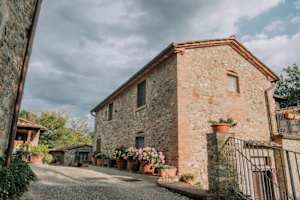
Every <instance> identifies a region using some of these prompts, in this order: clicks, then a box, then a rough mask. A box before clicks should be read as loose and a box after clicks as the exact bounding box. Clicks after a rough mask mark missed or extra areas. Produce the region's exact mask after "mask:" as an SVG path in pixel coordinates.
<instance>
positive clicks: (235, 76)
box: [226, 70, 241, 94]
mask: <svg viewBox="0 0 300 200" xmlns="http://www.w3.org/2000/svg"><path fill="white" fill-rule="evenodd" d="M229 77H233V78H235V80H236V89H237V90H236V91H231V90H229V89H228V78H229ZM226 90H227V92H229V93H233V94H240V93H241V87H240V78H239V75H238V73H236V72H235V71H233V70H228V71H227V73H226Z"/></svg>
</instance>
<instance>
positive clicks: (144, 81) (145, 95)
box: [136, 79, 148, 111]
mask: <svg viewBox="0 0 300 200" xmlns="http://www.w3.org/2000/svg"><path fill="white" fill-rule="evenodd" d="M142 83H145V89H144V98H145V99H144V104H143V105H139V85H141V84H142ZM147 85H148V83H147V80H146V79H143V80H141V81H139V82H138V83H137V86H136V108H137V111H138V110H140V109H142V108H144V107H146V105H147V87H148V86H147Z"/></svg>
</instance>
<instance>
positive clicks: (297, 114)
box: [294, 111, 300, 120]
mask: <svg viewBox="0 0 300 200" xmlns="http://www.w3.org/2000/svg"><path fill="white" fill-rule="evenodd" d="M294 119H295V120H300V113H299V112H296V111H295V117H294Z"/></svg>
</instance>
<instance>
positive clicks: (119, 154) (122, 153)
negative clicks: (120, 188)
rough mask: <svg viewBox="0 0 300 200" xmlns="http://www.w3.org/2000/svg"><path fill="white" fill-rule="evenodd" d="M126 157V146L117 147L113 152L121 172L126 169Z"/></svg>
mask: <svg viewBox="0 0 300 200" xmlns="http://www.w3.org/2000/svg"><path fill="white" fill-rule="evenodd" d="M126 155H127V149H126V148H125V147H124V146H120V147H117V148H116V149H115V150H114V152H113V158H114V159H116V161H117V168H118V169H119V170H124V169H126V160H125V159H124V158H125V157H126Z"/></svg>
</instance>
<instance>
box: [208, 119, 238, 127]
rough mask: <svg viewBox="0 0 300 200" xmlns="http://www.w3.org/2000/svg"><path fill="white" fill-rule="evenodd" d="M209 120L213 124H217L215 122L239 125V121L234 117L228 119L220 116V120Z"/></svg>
mask: <svg viewBox="0 0 300 200" xmlns="http://www.w3.org/2000/svg"><path fill="white" fill-rule="evenodd" d="M208 122H209V123H211V124H212V125H215V124H229V125H230V126H232V127H234V126H236V125H237V122H236V121H235V120H234V119H232V118H228V119H223V118H220V119H219V120H218V121H214V120H209V121H208Z"/></svg>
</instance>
